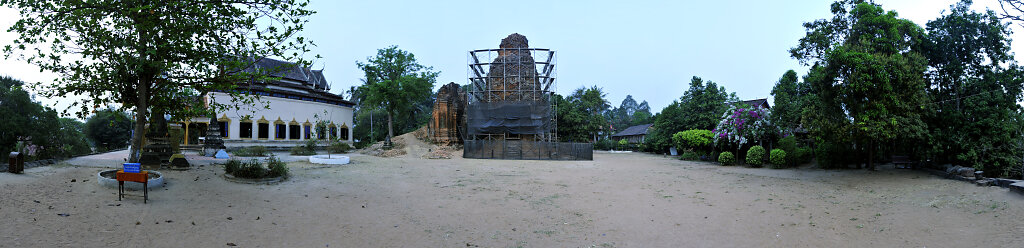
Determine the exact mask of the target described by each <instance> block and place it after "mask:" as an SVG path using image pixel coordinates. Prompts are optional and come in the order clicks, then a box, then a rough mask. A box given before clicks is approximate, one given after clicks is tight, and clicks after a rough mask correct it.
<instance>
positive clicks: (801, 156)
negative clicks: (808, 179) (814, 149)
mask: <svg viewBox="0 0 1024 248" xmlns="http://www.w3.org/2000/svg"><path fill="white" fill-rule="evenodd" d="M812 155H813V154H811V148H810V147H798V148H796V151H795V152H793V156H792V159H791V160H792V161H793V162H794V163H795V164H798V165H799V164H806V163H810V162H811V158H812Z"/></svg>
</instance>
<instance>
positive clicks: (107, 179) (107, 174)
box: [96, 170, 164, 190]
mask: <svg viewBox="0 0 1024 248" xmlns="http://www.w3.org/2000/svg"><path fill="white" fill-rule="evenodd" d="M149 174H150V178H149V182H148V183H147V184H149V188H151V189H152V188H157V187H160V186H164V175H163V174H160V172H159V171H149ZM116 175H117V170H105V171H100V172H99V173H96V181H97V182H99V183H100V186H104V187H108V188H114V189H116V188H117V178H116ZM153 175H156V177H154V176H153ZM124 188H126V189H131V190H142V183H136V182H125V183H124Z"/></svg>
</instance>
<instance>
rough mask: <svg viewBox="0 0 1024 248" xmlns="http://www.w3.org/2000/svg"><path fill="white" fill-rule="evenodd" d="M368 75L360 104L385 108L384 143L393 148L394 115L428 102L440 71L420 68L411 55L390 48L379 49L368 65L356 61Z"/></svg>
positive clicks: (392, 47)
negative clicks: (385, 134)
mask: <svg viewBox="0 0 1024 248" xmlns="http://www.w3.org/2000/svg"><path fill="white" fill-rule="evenodd" d="M356 65H358V66H359V68H360V69H362V70H363V72H364V73H365V77H366V78H364V79H363V85H362V86H360V87H359V89H358V94H356V95H357V96H358V97H360V98H361V99H359V103H360V104H363V105H364V107H369V108H382V109H384V111H385V112H386V113H387V117H388V118H387V122H388V136H387V138H386V139H385V143H387V144H388V145H390V143H391V138H392V137H394V135H395V134H394V133H395V132H394V119H395V118H394V116H395V114H398V113H407V112H409V111H412V110H414V109H413V107H414V106H419V104H418V103H421V102H428V101H429V100H430V96H431V94H433V92H432V89H433V88H434V82H435V81H436V79H437V74H438V72H434V71H432V70H433V67H428V66H423V65H420V64H419V62H416V56H415V55H413V54H412V53H410V52H407V51H403V50H401V49H398V46H390V47H388V48H384V49H378V50H377V56H376V57H369V58H367V59H366V62H365V63H364V62H359V61H356Z"/></svg>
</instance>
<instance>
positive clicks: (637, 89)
mask: <svg viewBox="0 0 1024 248" xmlns="http://www.w3.org/2000/svg"><path fill="white" fill-rule="evenodd" d="M955 2H957V0H879V1H877V3H880V4H881V5H882V7H883V8H884V9H886V10H894V11H896V12H898V13H899V16H900V17H901V18H906V19H909V20H911V21H914V22H916V23H918V24H919V25H921V26H922V27H924V25H925V24H926V23H927V22H928V21H930V20H934V19H935V18H938V17H939V16H941V13H942V11H943V10H947V11H948V9H949V5H951V4H953V3H955ZM830 4H831V1H822V0H799V1H789V0H787V1H761V0H756V1H551V0H542V1H327V0H313V1H312V5H311V8H312V9H313V10H316V11H317V12H318V13H317V14H316V15H314V16H313V17H312V18H311V19H310V22H309V23H308V24H307V25H306V30H305V31H304V36H306V37H307V38H311V39H313V40H314V41H315V42H316V43H317V45H318V47H316V48H314V49H313V53H312V54H309V56H308V57H309V58H312V57H313V54H319V55H321V56H323V58H322V59H320V60H316V61H314V66H313V67H314V68H316V69H319V68H321V67H323V68H324V74H325V76H326V77H327V80H328V81H329V82H330V83H331V84H332V92H334V93H340V92H342V90H347V89H349V87H351V86H358V85H360V84H361V81H360V78H362V76H363V74H362V71H360V70H359V68H357V67H356V63H355V62H356V61H365V60H366V58H367V57H369V56H373V55H375V54H376V50H377V49H380V48H384V47H387V46H391V45H397V46H398V47H399V48H400V49H403V50H406V51H409V52H412V53H413V54H415V55H416V58H417V59H418V60H419V62H420V63H421V64H423V65H427V66H433V67H434V69H435V70H436V71H440V72H441V73H440V76H439V77H438V84H436V85H435V89H436V88H439V87H440V86H441V85H442V84H445V83H448V82H456V83H459V84H466V82H467V79H466V74H467V70H466V68H467V66H466V59H467V51H469V50H473V49H484V48H497V46H498V43H499V42H500V41H501V39H502V38H504V37H505V36H507V35H509V34H511V33H520V34H522V35H525V36H526V37H527V38H528V39H529V41H530V46H531V47H538V48H549V49H553V50H555V51H557V56H558V57H557V58H558V61H557V62H558V64H557V73H558V74H557V76H558V79H557V81H556V84H557V92H558V93H559V94H563V95H566V94H569V93H571V92H572V90H574V89H576V88H579V87H583V86H587V87H589V86H592V85H597V86H598V87H601V88H603V89H604V92H605V93H607V94H608V95H607V99H608V101H609V102H611V104H612V106H618V105H619V103H621V102H622V99H623V98H625V97H626V95H632V96H633V98H634V99H636V100H637V101H638V102H639V101H644V100H646V101H648V102H649V103H650V105H651V108H652V111H654V112H660V111H661V109H662V108H664V107H665V106H667V105H668V104H669V103H671V102H672V101H673V100H677V99H679V97H680V96H682V94H683V92H684V91H685V90H686V88H687V87H688V85H689V82H690V78H691V77H693V76H699V77H701V78H703V79H704V80H711V81H714V82H716V83H718V84H719V85H722V86H725V88H726V90H728V91H730V92H736V94H737V95H738V96H739V97H740V98H742V99H756V98H765V97H769V94H770V92H771V89H772V86H773V85H774V83H775V82H776V81H777V80H778V79H779V77H781V76H782V74H783V73H784V72H785V71H786V70H789V69H793V70H796V71H797V73H798V74H800V75H801V76H803V75H804V74H806V72H807V68H805V67H801V66H800V65H799V64H798V63H797V62H796V60H794V59H792V58H790V57H789V53H788V50H789V48H791V47H794V46H795V45H796V44H797V40H798V39H800V38H801V37H803V36H804V34H805V29H804V28H803V27H802V26H801V25H802V23H804V22H809V21H813V20H816V19H822V18H829V17H831V13H830V12H829V5H830ZM986 7H988V8H992V9H993V10H996V11H997V12H999V13H1001V10H999V5H998V3H997V2H996V0H977V1H975V3H974V8H975V9H977V10H984V9H985V8H986ZM17 18H18V13H17V12H16V11H14V10H12V9H7V8H0V29H2V30H3V31H4V32H0V46H2V45H6V44H10V42H11V40H12V39H13V38H14V34H11V33H7V32H5V31H6V30H7V28H8V27H10V26H11V24H13V23H14V22H15V21H16V20H17ZM1013 27H1014V30H1015V31H1018V30H1019V27H1018V26H1016V25H1014V26H1013ZM1018 32H1019V31H1018ZM1021 37H1022V36H1021V35H1019V34H1014V35H1013V38H1015V40H1021ZM1021 46H1024V45H1021V44H1020V42H1014V44H1013V46H1012V47H1013V51H1014V52H1017V51H1020V50H1021ZM0 59H2V56H0ZM0 75H8V76H12V77H14V78H18V79H21V80H24V81H27V82H36V81H49V80H52V79H53V77H54V75H52V74H47V73H40V72H39V69H38V68H36V67H34V66H31V65H28V64H26V63H25V62H23V61H17V60H13V58H12V59H11V60H2V61H0ZM37 100H39V101H41V102H43V103H44V104H46V105H50V106H56V107H57V108H58V109H63V107H64V106H67V105H68V104H69V103H70V102H71V101H74V100H73V99H37Z"/></svg>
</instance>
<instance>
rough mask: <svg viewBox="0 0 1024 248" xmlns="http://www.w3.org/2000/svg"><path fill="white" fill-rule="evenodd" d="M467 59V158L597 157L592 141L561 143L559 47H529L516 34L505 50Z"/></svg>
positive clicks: (505, 43)
mask: <svg viewBox="0 0 1024 248" xmlns="http://www.w3.org/2000/svg"><path fill="white" fill-rule="evenodd" d="M517 36H518V37H517ZM466 60H467V64H468V65H469V67H468V68H467V72H466V73H467V78H468V81H469V89H468V90H467V91H466V96H467V97H466V101H467V103H468V107H467V109H466V116H467V121H466V125H467V135H466V140H465V141H464V152H463V156H464V157H466V158H487V159H534V160H592V159H593V144H589V143H566V142H558V137H557V133H558V125H557V123H558V121H557V120H558V116H557V111H555V109H556V107H557V106H555V101H554V91H555V78H556V75H557V70H556V67H555V64H556V63H557V62H558V61H557V57H556V56H555V51H552V50H550V49H544V48H529V47H528V46H527V45H526V38H525V37H523V36H521V35H518V34H513V35H510V36H509V37H508V38H506V39H505V40H502V45H501V48H498V49H481V50H472V51H469V53H468V57H467V59H466Z"/></svg>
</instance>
